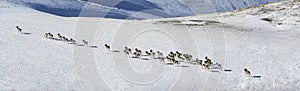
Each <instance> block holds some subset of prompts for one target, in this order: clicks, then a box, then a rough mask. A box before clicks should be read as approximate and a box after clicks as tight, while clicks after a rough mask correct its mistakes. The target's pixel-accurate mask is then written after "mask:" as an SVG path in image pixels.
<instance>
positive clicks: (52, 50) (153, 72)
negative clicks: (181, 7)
mask: <svg viewBox="0 0 300 91" xmlns="http://www.w3.org/2000/svg"><path fill="white" fill-rule="evenodd" d="M0 7H1V8H0V17H1V18H0V50H1V51H0V68H1V72H0V89H1V90H58V91H61V90H62V91H65V90H84V91H86V90H93V89H94V88H96V89H97V90H101V91H102V90H114V91H116V90H121V91H124V90H129V91H144V90H147V91H153V90H155V91H156V90H158V91H166V90H170V91H183V90H193V91H201V90H204V91H207V90H217V91H224V90H225V91H226V90H229V91H232V90H233V91H247V90H249V91H262V90H263V91H278V90H280V91H282V90H287V91H298V90H299V89H300V87H299V86H300V83H299V80H300V76H299V75H298V74H299V72H300V62H299V59H300V57H299V56H298V54H300V49H299V47H298V46H299V44H300V41H299V38H300V30H299V29H300V28H299V25H300V22H299V18H298V17H299V15H300V11H299V7H300V3H299V2H291V1H281V2H278V3H272V4H268V5H262V6H258V7H253V8H249V9H245V10H237V11H232V12H224V13H219V14H206V15H197V16H188V17H180V18H168V19H148V20H117V19H107V18H89V17H60V16H55V15H51V14H47V13H42V12H39V11H36V10H33V9H31V8H26V7H23V6H20V5H16V4H12V3H7V2H0ZM262 18H270V19H271V21H265V20H262ZM17 25H18V26H20V27H21V28H22V29H23V34H18V33H17V32H16V30H15V26H17ZM46 32H50V33H53V34H55V38H57V36H56V34H57V33H60V34H62V35H64V36H66V37H68V38H74V39H75V40H76V41H77V43H78V44H68V43H64V42H62V41H59V40H55V39H46V38H44V37H43V35H44V33H46ZM83 39H84V40H87V41H88V42H89V45H90V47H85V46H81V44H82V42H81V40H83ZM106 43H107V44H109V45H111V49H112V50H113V51H114V52H108V51H107V50H105V48H104V47H103V45H104V44H106ZM125 46H128V47H131V48H135V47H138V48H140V49H142V50H150V49H153V50H160V51H161V52H163V53H164V54H167V53H169V52H170V51H176V50H178V51H181V52H183V53H190V54H192V55H193V58H194V59H195V58H200V59H204V57H205V56H208V57H210V58H211V59H212V60H213V62H218V63H221V64H222V66H223V68H224V70H214V69H210V70H205V69H203V68H201V67H199V66H197V65H195V63H192V62H180V64H179V65H177V66H175V65H172V64H167V62H165V63H162V62H159V60H157V59H150V60H146V59H143V60H139V59H135V58H128V57H126V55H125V54H124V53H123V51H122V49H123V48H124V47H125ZM117 50H118V51H120V52H117ZM143 57H144V58H147V57H146V56H143ZM244 68H248V69H249V70H250V71H251V73H252V77H246V76H245V75H244V73H243V69H244Z"/></svg>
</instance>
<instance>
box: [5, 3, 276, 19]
mask: <svg viewBox="0 0 300 91" xmlns="http://www.w3.org/2000/svg"><path fill="white" fill-rule="evenodd" d="M7 1H9V2H12V3H15V4H21V5H25V6H28V7H32V8H34V9H36V10H39V11H43V12H46V13H51V14H55V15H59V16H71V17H77V16H89V17H107V18H118V19H149V18H166V17H178V16H188V15H195V14H204V13H215V12H225V11H231V10H237V9H241V8H246V7H251V6H256V5H260V4H266V3H270V2H275V1H279V0H88V2H89V3H87V2H86V1H87V0H63V1H62V0H7ZM83 8H84V10H85V11H87V12H89V14H88V15H85V14H84V15H80V12H81V10H82V9H83Z"/></svg>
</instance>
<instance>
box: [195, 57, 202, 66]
mask: <svg viewBox="0 0 300 91" xmlns="http://www.w3.org/2000/svg"><path fill="white" fill-rule="evenodd" d="M196 64H197V65H199V66H202V60H199V59H198V58H196Z"/></svg>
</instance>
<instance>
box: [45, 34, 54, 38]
mask: <svg viewBox="0 0 300 91" xmlns="http://www.w3.org/2000/svg"><path fill="white" fill-rule="evenodd" d="M44 37H45V38H53V34H51V33H45V35H44Z"/></svg>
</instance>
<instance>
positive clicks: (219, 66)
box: [214, 63, 222, 70]
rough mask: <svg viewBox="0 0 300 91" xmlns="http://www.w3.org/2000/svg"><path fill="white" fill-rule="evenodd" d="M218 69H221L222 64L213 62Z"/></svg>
mask: <svg viewBox="0 0 300 91" xmlns="http://www.w3.org/2000/svg"><path fill="white" fill-rule="evenodd" d="M214 65H215V66H216V67H217V68H218V69H220V70H222V65H221V64H219V63H216V64H214Z"/></svg>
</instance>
